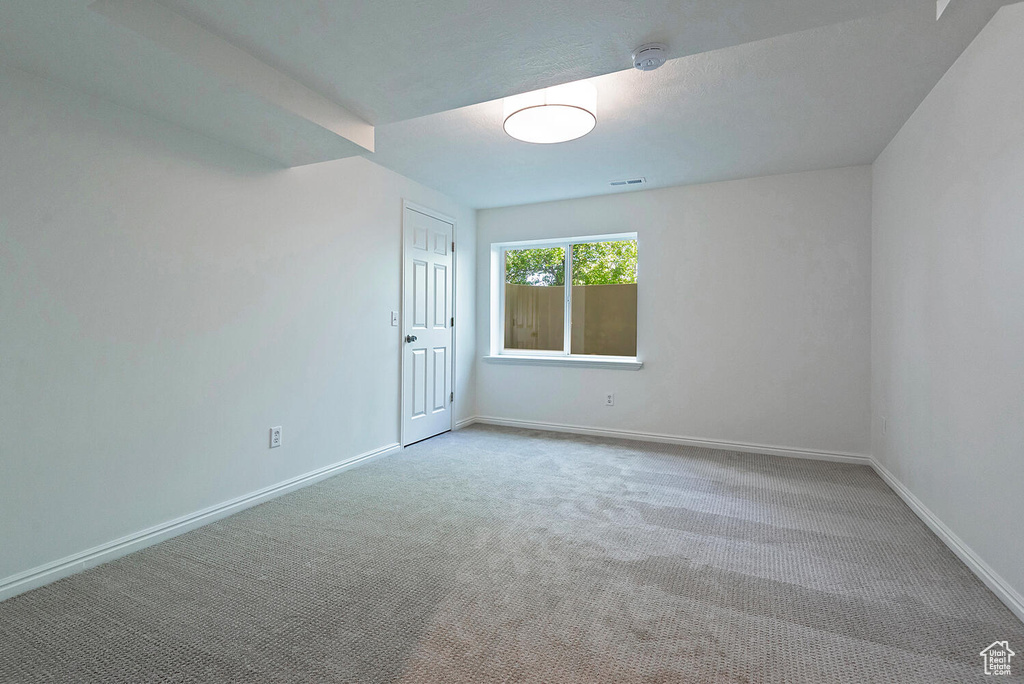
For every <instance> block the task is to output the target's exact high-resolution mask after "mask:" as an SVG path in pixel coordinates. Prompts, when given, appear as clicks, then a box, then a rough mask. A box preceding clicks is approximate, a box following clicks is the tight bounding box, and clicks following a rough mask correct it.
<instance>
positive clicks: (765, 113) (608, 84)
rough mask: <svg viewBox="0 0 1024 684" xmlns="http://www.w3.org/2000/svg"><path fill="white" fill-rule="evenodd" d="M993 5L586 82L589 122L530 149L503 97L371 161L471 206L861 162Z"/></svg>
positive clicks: (448, 115) (419, 127) (396, 133)
mask: <svg viewBox="0 0 1024 684" xmlns="http://www.w3.org/2000/svg"><path fill="white" fill-rule="evenodd" d="M1002 4H1005V3H1002V2H998V1H995V0H993V1H987V0H970V2H953V4H952V5H951V6H950V8H949V9H948V10H947V11H946V14H945V15H944V16H943V18H942V20H941V21H939V22H936V21H935V5H934V2H930V1H929V2H908V3H904V5H905V7H904V8H903V9H901V10H899V11H896V12H891V13H887V14H885V15H881V16H877V17H870V18H867V19H860V20H856V21H850V22H845V23H842V24H837V25H832V26H827V27H822V28H816V29H811V30H807V31H803V32H800V33H796V34H791V35H786V36H780V37H776V38H771V39H767V40H762V41H758V42H755V43H750V44H746V45H742V46H736V47H731V48H727V49H722V50H717V51H713V52H706V53H702V54H699V55H694V56H691V57H683V58H679V59H674V60H670V61H669V62H668V63H666V64H665V66H663V67H662V68H661V69H659V70H657V71H653V72H648V73H641V72H638V71H635V70H632V71H624V72H619V73H614V74H608V75H605V76H600V77H597V78H595V79H593V82H594V83H595V84H596V86H597V90H598V125H597V128H595V130H594V131H593V132H592V133H591V134H589V135H587V136H585V137H583V138H580V139H578V140H574V141H571V142H568V143H562V144H559V145H530V144H527V143H521V142H518V141H515V140H513V139H511V138H509V137H508V136H507V135H505V134H504V132H503V131H502V127H501V117H502V108H501V101H500V100H499V101H493V102H488V103H483V104H478V105H475V106H471V107H465V108H462V109H458V110H454V111H449V112H443V113H440V114H435V115H432V116H427V117H421V118H418V119H414V120H411V121H404V122H399V123H394V124H390V125H386V126H378V127H377V150H378V152H377V154H376V155H374V156H373V157H371V158H372V159H374V160H375V161H377V162H378V163H380V164H382V165H384V166H387V167H389V168H392V169H394V170H395V171H398V172H399V173H402V174H404V175H406V176H409V177H411V178H413V179H416V180H418V181H420V182H422V183H424V184H426V185H429V186H432V187H436V188H439V189H441V190H443V191H445V192H446V193H448V194H450V195H451V196H453V197H455V198H456V199H458V200H460V201H462V202H465V203H467V204H469V205H471V206H474V207H494V206H504V205H511V204H524V203H531V202H542V201H547V200H556V199H563V198H568V197H581V196H588V195H597V194H604V193H609V192H622V191H624V190H621V189H616V188H612V187H610V186H609V185H608V183H609V181H612V180H616V179H622V178H633V177H636V176H643V177H646V179H647V181H648V185H646V186H643V187H647V188H650V187H662V186H669V185H679V184H691V183H703V182H710V181H717V180H728V179H734V178H745V177H752V176H759V175H767V174H775V173H787V172H796V171H806V170H811V169H822V168H833V167H840V166H851V165H856V164H869V163H871V162H872V161H874V159H875V157H877V156H878V154H879V153H880V152H881V151H882V149H884V147H885V145H887V144H888V142H889V141H890V140H891V139H892V137H893V136H894V135H895V134H896V132H897V131H898V130H899V128H900V127H901V126H902V125H903V123H904V122H905V121H906V120H907V118H909V116H910V115H911V114H912V113H913V111H914V109H916V108H917V106H918V105H919V104H920V102H921V101H922V100H923V99H924V97H925V95H927V94H928V92H929V91H930V90H931V88H932V87H933V86H934V85H935V83H936V82H937V81H938V80H939V78H940V77H941V76H942V74H943V73H944V72H945V71H946V69H948V68H949V66H950V65H951V64H952V63H953V62H954V61H955V59H956V58H957V56H959V55H960V53H961V52H962V51H963V49H964V48H965V47H966V46H967V44H968V43H969V42H970V41H971V40H972V39H973V38H974V37H975V36H976V35H977V33H978V32H979V31H980V30H981V28H982V27H983V26H984V25H985V23H986V22H987V21H988V20H989V19H990V18H991V17H992V15H993V14H994V13H995V11H996V10H997V9H998V7H999V6H1000V5H1002Z"/></svg>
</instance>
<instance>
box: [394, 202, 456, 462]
mask: <svg viewBox="0 0 1024 684" xmlns="http://www.w3.org/2000/svg"><path fill="white" fill-rule="evenodd" d="M406 211H415V212H416V213H418V214H423V215H424V216H429V217H430V218H433V219H437V220H438V221H443V222H444V223H447V224H449V225H451V227H452V242H454V243H455V244H456V245H458V244H459V240H458V234H459V224H458V222H457V221H456V220H455V219H454V218H453V217H451V216H448V215H447V214H442V213H441V212H439V211H436V210H434V209H431V208H430V207H425V206H423V205H422V204H417V203H416V202H413V201H411V200H407V199H402V250H401V251H402V263H401V264H400V274H401V275H400V277H399V283H400V285H399V288H400V289H399V301H398V359H399V361H398V440H399V443H400V444H401V447H402V448H403V449H404V448H405V446H406V444H405V332H404V327H405V257H406V253H405V252H406V249H405V244H406V240H405V238H406V234H405V231H406V225H405V212H406ZM458 261H459V259H458V255H457V254H456V253H455V250H454V249H453V250H452V318H454V319H455V320H456V324H457V323H458V320H459V316H458V304H457V301H456V300H457V299H458V297H457V296H456V290H457V288H458V284H457V281H458V272H459V271H458V269H459V267H458ZM451 330H452V378H451V382H452V385H451V387H452V389H451V391H452V392H453V393H454V392H455V376H456V373H457V369H456V366H457V364H456V361H457V360H458V349H457V348H456V335H455V326H452V329H451ZM448 413H449V416H448V417H449V418H450V419H451V422H450V425H449V428H448V429H449V430H454V429H455V402H454V401H452V402H451V405H450V408H449V411H448Z"/></svg>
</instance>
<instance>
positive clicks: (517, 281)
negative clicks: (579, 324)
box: [505, 240, 636, 286]
mask: <svg viewBox="0 0 1024 684" xmlns="http://www.w3.org/2000/svg"><path fill="white" fill-rule="evenodd" d="M505 282H506V283H509V284H510V285H547V286H551V285H555V286H558V285H565V250H564V249H562V248H561V247H545V248H541V249H514V250H513V249H510V250H508V251H507V252H505ZM635 282H636V240H620V241H616V242H584V243H582V244H576V245H573V246H572V284H573V285H614V284H621V283H635Z"/></svg>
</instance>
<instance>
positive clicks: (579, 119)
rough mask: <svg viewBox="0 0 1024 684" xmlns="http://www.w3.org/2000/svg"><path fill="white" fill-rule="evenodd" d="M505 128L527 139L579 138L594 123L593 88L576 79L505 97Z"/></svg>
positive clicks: (553, 141)
mask: <svg viewBox="0 0 1024 684" xmlns="http://www.w3.org/2000/svg"><path fill="white" fill-rule="evenodd" d="M503 120H504V128H505V132H506V133H508V134H509V135H510V136H512V137H513V138H515V139H516V140H522V141H523V142H530V143H541V144H550V143H560V142H566V141H569V140H575V139H576V138H582V137H583V136H585V135H586V134H587V133H589V132H590V131H592V130H594V126H596V125H597V89H596V88H594V84H593V83H587V82H584V81H577V82H576V83H566V84H565V85H560V86H553V87H551V88H545V89H544V90H535V91H533V92H532V93H523V94H522V95H513V96H512V97H506V98H505V117H504V119H503Z"/></svg>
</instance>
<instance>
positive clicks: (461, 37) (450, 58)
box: [0, 0, 1006, 207]
mask: <svg viewBox="0 0 1024 684" xmlns="http://www.w3.org/2000/svg"><path fill="white" fill-rule="evenodd" d="M143 2H148V3H149V4H150V5H154V6H153V7H152V8H151V9H153V10H155V13H153V12H150V15H151V19H150V20H149V24H148V25H146V26H143V27H142V29H139V27H138V26H137V25H132V24H131V22H128V23H125V22H123V21H121V22H119V21H118V20H117V13H118V11H120V13H121V15H122V16H124V15H125V14H126V13H127V14H131V13H133V12H134V8H133V5H134V4H135V3H138V4H143ZM1001 4H1006V3H1005V2H1002V1H1000V0H954V1H953V3H952V4H951V6H950V8H949V9H948V10H947V11H946V14H945V15H944V16H943V18H942V20H941V21H939V22H936V21H935V2H934V0H642V1H641V0H563V1H562V2H556V3H552V2H550V1H549V0H377V1H375V2H368V1H366V0H289V1H288V2H281V1H280V0H160V2H159V4H158V5H157V4H155V3H152V1H151V0H102V1H101V2H98V3H96V6H93V9H90V5H91V0H45V1H42V0H0V62H3V63H6V64H10V65H13V66H17V67H20V68H22V69H25V70H27V71H30V72H32V73H36V74H38V75H41V76H44V77H46V78H50V79H53V80H56V81H59V82H62V83H64V84H66V85H69V86H71V87H73V88H76V89H79V90H82V91H85V92H87V93H90V94H92V95H96V96H99V97H103V98H106V99H109V100H112V101H114V102H117V103H120V104H122V105H125V106H128V107H132V108H134V109H137V110H139V111H142V112H145V113H147V114H150V115H152V116H156V117H158V118H161V119H165V120H167V121H170V122H173V123H176V124H179V125H182V126H185V127H187V128H189V129H191V130H193V131H196V132H198V133H200V134H203V135H206V136H209V137H212V138H216V139H219V140H222V141H225V142H228V143H231V144H234V145H236V146H238V147H241V148H244V149H246V150H248V151H250V152H254V153H256V154H259V155H262V156H264V157H266V158H267V159H269V160H273V161H274V162H276V163H278V164H283V165H295V164H305V163H312V162H317V161H323V160H328V159H336V158H341V157H345V156H351V155H354V154H364V153H365V152H366V150H365V149H364V148H370V147H373V142H372V139H371V140H370V142H369V143H366V142H365V141H364V142H362V143H361V144H355V143H353V142H352V139H355V138H353V136H351V135H349V136H348V137H347V138H346V135H347V134H339V132H338V131H339V128H338V126H332V125H330V123H328V124H326V125H325V123H324V122H325V120H326V121H346V122H349V123H352V124H353V125H355V126H366V124H365V123H362V122H360V121H359V119H358V118H357V117H361V118H362V119H363V120H364V121H365V122H368V123H369V124H373V125H376V153H375V154H367V155H366V156H368V157H369V158H371V159H373V160H374V161H377V162H378V163H381V164H383V165H384V166H387V167H390V168H392V169H394V170H396V171H398V172H400V173H403V174H404V175H407V176H409V177H411V178H413V179H415V180H419V181H420V182H422V183H424V184H426V185H429V186H432V187H435V188H438V189H440V190H442V191H444V192H446V193H448V194H450V195H452V196H453V197H455V198H456V199H459V200H461V201H463V202H465V203H466V204H469V205H471V206H478V207H484V206H498V205H505V204H516V203H525V202H534V201H542V200H549V199H559V198H564V197H572V196H581V195H593V194H599V193H603V192H608V191H611V190H612V189H611V188H610V187H609V186H608V185H607V182H608V181H610V180H613V179H616V178H620V177H631V176H636V175H641V176H646V177H647V178H648V180H649V181H650V183H651V185H654V186H661V185H672V184H677V183H691V182H701V181H708V180H718V179H725V178H737V177H744V176H752V175H760V174H768V173H780V172H786V171H798V170H805V169H810V168H822V167H828V166H841V165H848V164H860V163H868V162H870V161H872V160H873V159H874V157H875V156H876V155H877V154H878V152H879V151H880V150H881V149H882V147H883V146H884V145H885V144H886V143H887V142H888V140H889V139H891V137H892V135H893V134H894V133H895V132H896V130H898V128H899V126H900V125H902V123H903V122H904V121H905V120H906V118H907V117H908V116H909V114H910V113H911V112H912V111H913V109H914V108H915V107H916V106H917V105H918V104H919V103H920V101H921V99H922V98H923V97H924V95H925V94H926V93H927V92H928V91H929V90H930V89H931V87H932V86H933V85H934V84H935V82H936V81H937V80H938V78H939V77H940V75H941V74H942V73H943V72H944V71H945V69H946V68H948V67H949V65H950V64H952V62H953V60H954V59H955V58H956V57H957V56H958V55H959V54H960V52H961V51H962V50H963V48H964V47H965V46H966V44H967V43H968V42H969V41H970V40H971V39H972V38H973V37H974V36H975V35H976V34H977V32H978V31H979V30H980V29H981V27H982V26H983V25H984V24H985V22H986V21H987V20H988V19H989V18H990V17H991V16H992V14H993V13H994V12H995V10H996V9H997V7H998V6H999V5H1001ZM100 5H104V6H106V7H108V8H110V7H114V8H115V11H113V12H107V13H105V14H104V13H101V11H93V10H94V9H97V7H98V6H100ZM117 7H120V8H121V9H120V10H117ZM167 10H171V11H173V13H174V14H171V15H166V14H164V15H162V14H161V12H166V11H167ZM175 15H176V16H177V17H179V18H182V20H183V22H184V23H183V24H182V25H183V26H185V27H186V29H188V27H191V29H188V30H186V31H185V32H184V33H182V34H180V36H179V37H180V39H181V40H180V41H179V42H178V43H177V45H178V46H179V48H178V49H177V50H175V49H174V48H175V44H174V43H173V42H168V41H167V40H162V37H163V36H162V35H161V34H162V32H161V30H160V29H161V27H160V25H159V18H160V17H161V16H171V17H174V16H175ZM154 16H155V17H157V19H156V20H153V19H152V17H154ZM188 20H190V21H188ZM154 21H156V22H157V23H155V24H154ZM133 29H134V30H133ZM189 30H192V33H191V34H190V33H189ZM207 33H208V34H210V35H209V36H208V37H209V38H210V39H212V42H210V40H208V41H207V43H206V44H205V45H206V47H207V48H209V49H207V50H205V52H204V55H206V56H205V58H204V59H196V55H192V54H188V53H187V51H184V52H183V51H182V50H181V49H180V46H181V45H189V44H190V43H189V41H190V40H191V39H192V38H197V39H198V38H199V37H200V34H207ZM169 34H170V32H168V35H169ZM651 40H660V41H663V42H666V43H668V45H669V48H670V54H671V55H673V56H676V57H677V58H676V59H674V60H672V61H670V62H669V63H668V64H666V66H664V67H662V69H660V70H658V71H656V72H652V73H648V74H641V73H639V72H635V71H632V70H627V71H622V70H623V69H628V68H629V54H630V50H631V49H632V48H633V47H636V45H638V44H640V43H642V42H647V41H651ZM217 41H220V43H221V45H218V44H217ZM200 42H201V41H200ZM236 48H241V52H240V54H241V55H242V56H244V57H246V58H247V59H249V60H250V63H249V64H247V65H243V66H247V67H248V70H247V71H246V70H243V71H245V74H247V75H246V76H245V77H244V78H239V77H237V76H238V72H237V71H236V72H232V71H231V69H229V68H225V69H221V68H218V67H219V66H220V65H218V64H217V63H216V59H218V57H217V55H222V56H223V55H228V56H230V55H231V51H232V50H235V51H236V52H239V51H238V50H236ZM211 55H212V56H211ZM685 55H689V56H685ZM236 56H237V55H236ZM211 60H213V61H211ZM225 61H226V62H231V63H232V64H233V65H234V66H237V64H236V63H235V61H233V59H225ZM243 61H244V60H243ZM229 66H231V64H225V67H229ZM261 68H262V71H261ZM616 72H617V73H616ZM254 73H255V74H259V73H264V74H270V76H269V77H268V78H269V80H268V82H267V83H264V84H263V87H260V84H255V86H254V83H253V81H252V78H249V76H251V75H252V74H254ZM586 77H596V78H595V82H596V84H597V87H598V91H599V109H598V119H599V123H598V127H597V129H596V130H595V131H594V132H593V133H592V134H591V135H589V136H587V137H585V138H583V139H581V140H578V141H573V142H570V143H565V144H562V145H555V146H547V147H540V146H533V145H528V144H525V143H518V142H515V141H513V140H511V139H509V138H507V136H505V135H504V133H503V132H502V130H501V121H500V109H501V107H500V102H489V101H490V100H494V99H495V98H500V97H502V96H505V95H509V94H514V93H517V92H523V91H526V90H531V89H535V88H539V87H544V86H547V85H553V84H556V83H563V82H567V81H571V80H575V79H579V78H586ZM246 79H248V81H246ZM282 84H283V87H284V91H287V92H288V93H291V94H292V96H293V97H291V99H288V98H283V97H275V96H274V93H276V92H279V91H281V86H282ZM296 93H297V95H296ZM268 94H269V95H268ZM317 98H319V100H318V99H317ZM477 103H483V104H477ZM297 105H298V106H297ZM313 110H315V111H316V114H317V115H314V116H310V115H309V112H310V111H313ZM346 125H347V124H346ZM332 129H333V130H332ZM366 130H367V131H368V132H369V134H370V136H371V137H372V134H373V131H372V130H370V128H369V127H367V128H366ZM356 137H357V138H358V136H356ZM360 140H362V139H361V138H360Z"/></svg>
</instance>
